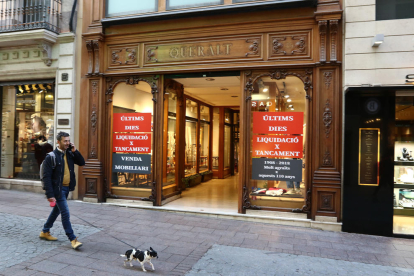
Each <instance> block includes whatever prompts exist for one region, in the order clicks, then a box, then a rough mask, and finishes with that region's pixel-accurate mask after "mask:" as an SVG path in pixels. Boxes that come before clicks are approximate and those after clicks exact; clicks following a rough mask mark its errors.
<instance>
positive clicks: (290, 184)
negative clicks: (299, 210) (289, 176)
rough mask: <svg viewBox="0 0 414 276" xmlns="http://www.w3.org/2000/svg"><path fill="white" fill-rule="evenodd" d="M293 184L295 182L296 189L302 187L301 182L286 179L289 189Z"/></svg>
mask: <svg viewBox="0 0 414 276" xmlns="http://www.w3.org/2000/svg"><path fill="white" fill-rule="evenodd" d="M293 184H295V187H296V189H300V182H293V181H286V186H287V188H288V189H293Z"/></svg>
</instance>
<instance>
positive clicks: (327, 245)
mask: <svg viewBox="0 0 414 276" xmlns="http://www.w3.org/2000/svg"><path fill="white" fill-rule="evenodd" d="M307 244H308V245H312V246H317V247H323V248H333V247H332V243H330V242H324V241H308V242H307Z"/></svg>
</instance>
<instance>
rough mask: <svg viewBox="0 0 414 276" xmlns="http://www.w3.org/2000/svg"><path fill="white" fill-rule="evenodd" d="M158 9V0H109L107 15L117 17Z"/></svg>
mask: <svg viewBox="0 0 414 276" xmlns="http://www.w3.org/2000/svg"><path fill="white" fill-rule="evenodd" d="M157 10H158V1H157V0H145V1H137V0H107V1H106V16H107V17H116V16H122V15H131V14H139V13H147V12H156V11H157Z"/></svg>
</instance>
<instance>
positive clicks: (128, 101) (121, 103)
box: [111, 82, 153, 197]
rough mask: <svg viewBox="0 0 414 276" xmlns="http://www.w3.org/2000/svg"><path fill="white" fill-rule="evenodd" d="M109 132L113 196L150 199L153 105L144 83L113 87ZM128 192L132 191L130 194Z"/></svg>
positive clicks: (149, 89)
mask: <svg viewBox="0 0 414 276" xmlns="http://www.w3.org/2000/svg"><path fill="white" fill-rule="evenodd" d="M112 130H113V133H112V152H113V153H112V179H111V184H112V186H111V188H112V192H113V193H115V194H117V195H124V196H143V197H145V196H149V194H146V193H149V190H148V189H150V188H152V183H151V175H152V164H153V160H152V151H153V135H152V134H153V101H152V94H151V87H150V86H149V85H148V84H147V83H145V82H139V83H138V84H136V85H127V84H125V83H120V84H118V85H117V86H116V87H115V89H114V96H113V125H112ZM131 189H132V190H135V191H134V192H129V191H130V190H131ZM145 190H146V191H147V192H145ZM139 191H144V192H143V193H141V194H140V193H139Z"/></svg>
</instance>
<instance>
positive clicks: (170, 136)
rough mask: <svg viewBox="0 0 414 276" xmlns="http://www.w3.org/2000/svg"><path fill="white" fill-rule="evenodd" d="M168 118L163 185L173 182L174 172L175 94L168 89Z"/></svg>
mask: <svg viewBox="0 0 414 276" xmlns="http://www.w3.org/2000/svg"><path fill="white" fill-rule="evenodd" d="M166 96H167V97H168V103H167V104H168V119H167V125H168V126H167V128H168V129H167V153H166V154H167V168H166V174H165V177H164V181H163V186H167V185H170V184H174V183H175V174H176V159H175V146H176V125H177V114H176V110H177V94H175V93H174V92H173V91H169V92H168V95H166Z"/></svg>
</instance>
